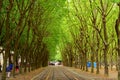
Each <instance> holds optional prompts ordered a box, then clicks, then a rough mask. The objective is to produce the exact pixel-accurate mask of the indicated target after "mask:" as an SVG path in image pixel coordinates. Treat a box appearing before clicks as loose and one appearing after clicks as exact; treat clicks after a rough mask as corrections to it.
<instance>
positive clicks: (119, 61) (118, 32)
mask: <svg viewBox="0 0 120 80" xmlns="http://www.w3.org/2000/svg"><path fill="white" fill-rule="evenodd" d="M118 7H119V13H118V18H117V20H116V24H115V30H116V34H117V39H118V80H120V29H119V27H120V3H118Z"/></svg>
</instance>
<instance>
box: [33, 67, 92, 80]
mask: <svg viewBox="0 0 120 80" xmlns="http://www.w3.org/2000/svg"><path fill="white" fill-rule="evenodd" d="M32 80H91V79H86V78H83V77H81V76H80V75H79V74H76V73H75V72H73V71H70V70H68V69H67V68H64V67H56V66H51V67H48V68H47V69H45V70H44V71H43V72H41V73H40V74H38V75H37V76H35V77H34V78H33V79H32Z"/></svg>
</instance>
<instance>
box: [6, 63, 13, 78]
mask: <svg viewBox="0 0 120 80" xmlns="http://www.w3.org/2000/svg"><path fill="white" fill-rule="evenodd" d="M12 68H13V64H12V63H10V64H9V65H8V67H7V68H6V72H7V77H10V75H11V71H12Z"/></svg>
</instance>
